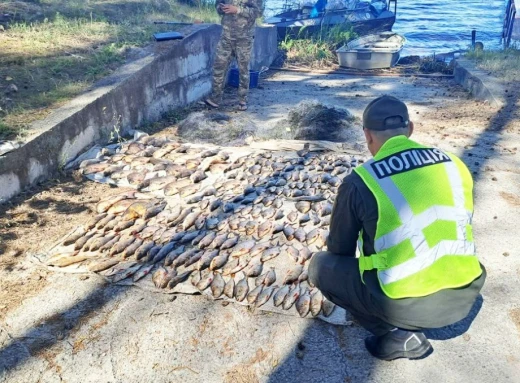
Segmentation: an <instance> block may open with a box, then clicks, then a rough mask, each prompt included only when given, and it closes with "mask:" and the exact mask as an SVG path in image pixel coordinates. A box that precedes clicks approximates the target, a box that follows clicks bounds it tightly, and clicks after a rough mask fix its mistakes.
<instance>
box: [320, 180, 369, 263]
mask: <svg viewBox="0 0 520 383" xmlns="http://www.w3.org/2000/svg"><path fill="white" fill-rule="evenodd" d="M356 176H357V175H356V174H354V173H353V174H350V175H348V176H347V177H345V179H344V180H343V183H342V184H341V185H340V187H339V189H338V195H337V197H336V201H335V202H334V208H333V209H332V216H331V220H330V233H329V238H328V240H327V247H328V250H329V251H330V252H333V253H335V254H340V255H346V256H350V257H355V256H356V245H357V240H358V238H359V232H360V231H361V228H362V223H363V220H364V219H363V217H364V215H365V208H364V206H363V199H362V197H361V195H360V192H359V190H358V188H357V186H356V183H357V182H354V181H355V178H356Z"/></svg>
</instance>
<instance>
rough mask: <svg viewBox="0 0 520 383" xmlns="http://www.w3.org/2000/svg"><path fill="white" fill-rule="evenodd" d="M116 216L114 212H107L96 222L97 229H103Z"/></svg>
mask: <svg viewBox="0 0 520 383" xmlns="http://www.w3.org/2000/svg"><path fill="white" fill-rule="evenodd" d="M115 217H116V216H115V215H114V214H107V215H106V216H105V217H104V218H102V219H100V220H99V221H98V222H97V224H96V229H98V230H101V229H103V228H104V227H105V226H106V225H107V224H108V223H109V222H110V221H112V220H113V219H114V218H115Z"/></svg>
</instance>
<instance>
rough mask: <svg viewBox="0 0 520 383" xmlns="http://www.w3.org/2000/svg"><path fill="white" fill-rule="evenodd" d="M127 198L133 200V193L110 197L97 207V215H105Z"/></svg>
mask: <svg viewBox="0 0 520 383" xmlns="http://www.w3.org/2000/svg"><path fill="white" fill-rule="evenodd" d="M127 198H133V194H132V193H124V194H118V195H114V196H111V197H108V198H106V199H104V200H102V201H100V202H98V203H97V205H96V212H97V213H105V212H107V211H108V209H110V207H111V206H112V205H114V204H115V203H116V202H119V201H122V200H124V199H127Z"/></svg>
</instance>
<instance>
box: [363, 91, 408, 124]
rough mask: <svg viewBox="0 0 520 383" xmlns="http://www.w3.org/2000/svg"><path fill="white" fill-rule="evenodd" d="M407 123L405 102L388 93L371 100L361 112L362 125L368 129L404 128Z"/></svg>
mask: <svg viewBox="0 0 520 383" xmlns="http://www.w3.org/2000/svg"><path fill="white" fill-rule="evenodd" d="M396 120H397V121H396ZM409 123H410V118H409V116H408V108H407V107H406V105H405V103H404V102H402V101H400V100H398V99H397V98H395V97H392V96H388V95H384V96H381V97H378V98H376V99H375V100H373V101H372V102H371V103H370V104H368V106H367V107H366V108H365V111H364V112H363V127H364V128H365V129H369V130H388V129H397V128H406V127H407V126H408V125H409Z"/></svg>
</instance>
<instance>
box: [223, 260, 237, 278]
mask: <svg viewBox="0 0 520 383" xmlns="http://www.w3.org/2000/svg"><path fill="white" fill-rule="evenodd" d="M238 265H239V258H232V259H229V258H228V262H227V263H226V264H225V265H224V268H223V269H222V275H229V274H231V271H233V270H234V269H235V268H236V267H237V266H238ZM239 271H240V270H239Z"/></svg>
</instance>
